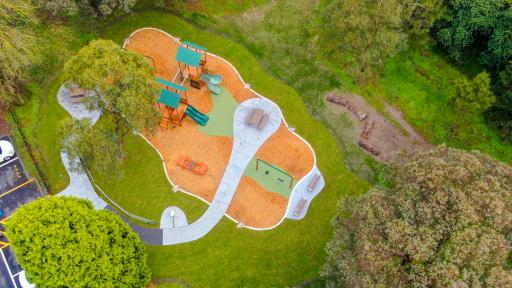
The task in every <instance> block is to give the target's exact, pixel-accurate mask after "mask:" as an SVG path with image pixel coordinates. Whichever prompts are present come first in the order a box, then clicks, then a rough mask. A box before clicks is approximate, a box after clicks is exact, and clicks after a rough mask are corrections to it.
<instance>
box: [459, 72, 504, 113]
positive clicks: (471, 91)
mask: <svg viewBox="0 0 512 288" xmlns="http://www.w3.org/2000/svg"><path fill="white" fill-rule="evenodd" d="M454 87H455V93H454V95H453V97H452V98H451V99H450V104H451V105H452V106H453V108H454V109H455V110H456V111H457V112H459V114H460V115H468V114H469V115H474V114H480V113H483V112H484V111H485V110H487V109H489V107H491V106H492V105H493V104H494V101H496V97H495V96H494V94H493V93H492V91H491V78H490V76H489V74H488V73H486V72H482V73H480V74H478V75H476V76H475V78H473V80H471V81H468V80H467V79H466V78H461V79H457V80H456V81H455V83H454Z"/></svg>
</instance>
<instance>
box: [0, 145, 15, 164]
mask: <svg viewBox="0 0 512 288" xmlns="http://www.w3.org/2000/svg"><path fill="white" fill-rule="evenodd" d="M14 153H15V151H14V146H13V145H12V143H11V142H9V141H7V140H0V162H4V161H8V160H11V158H12V156H14Z"/></svg>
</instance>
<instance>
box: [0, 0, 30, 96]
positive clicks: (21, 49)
mask: <svg viewBox="0 0 512 288" xmlns="http://www.w3.org/2000/svg"><path fill="white" fill-rule="evenodd" d="M36 25H37V18H36V16H35V11H34V7H33V6H32V5H31V4H30V2H29V1H26V0H20V1H18V0H16V1H15V0H3V1H0V102H1V104H3V105H9V104H11V103H12V102H13V101H15V100H18V101H19V102H23V98H21V96H20V92H21V91H20V90H21V86H22V85H21V84H22V83H23V81H24V80H26V79H27V70H28V67H30V66H31V65H32V64H34V63H36V62H37V60H38V50H37V41H36V37H35V33H34V31H33V29H34V27H35V26H36Z"/></svg>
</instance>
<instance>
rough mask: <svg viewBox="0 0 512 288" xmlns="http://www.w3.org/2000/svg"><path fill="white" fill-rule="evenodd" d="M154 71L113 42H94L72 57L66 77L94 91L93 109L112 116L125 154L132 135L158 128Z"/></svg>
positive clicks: (66, 67) (143, 59)
mask: <svg viewBox="0 0 512 288" xmlns="http://www.w3.org/2000/svg"><path fill="white" fill-rule="evenodd" d="M153 72H154V68H153V67H152V66H151V64H149V61H147V59H145V58H144V56H142V55H140V54H137V53H135V52H131V51H127V50H124V49H122V48H121V47H119V46H118V45H117V44H115V43H114V42H112V41H109V40H94V41H91V43H89V45H87V46H86V47H84V48H82V49H80V51H79V52H78V54H77V55H75V56H73V57H71V59H69V61H68V62H67V63H66V65H65V67H64V74H65V76H66V77H67V79H69V80H70V81H71V82H73V83H76V84H78V85H79V86H81V87H82V88H84V89H88V90H93V91H95V92H96V96H94V97H92V98H91V100H92V101H91V104H92V107H93V108H96V109H101V110H102V111H103V112H106V113H108V115H109V116H111V119H112V123H113V125H114V137H110V139H115V140H116V142H117V143H118V145H119V147H120V149H121V154H123V146H124V138H125V136H126V134H127V133H128V132H131V131H134V130H136V131H141V130H142V129H144V128H148V127H153V126H154V125H156V121H157V117H158V113H157V111H156V108H155V103H156V96H157V94H158V91H159V89H158V85H157V84H156V82H155V79H154V74H153Z"/></svg>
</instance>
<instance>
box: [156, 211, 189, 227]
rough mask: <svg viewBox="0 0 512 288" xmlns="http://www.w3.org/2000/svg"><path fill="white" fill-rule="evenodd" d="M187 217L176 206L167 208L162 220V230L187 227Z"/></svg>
mask: <svg viewBox="0 0 512 288" xmlns="http://www.w3.org/2000/svg"><path fill="white" fill-rule="evenodd" d="M187 225H188V221H187V215H185V212H183V210H181V209H180V208H178V207H176V206H171V207H167V208H165V210H164V212H163V213H162V217H161V218H160V229H164V228H174V227H183V226H187Z"/></svg>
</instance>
